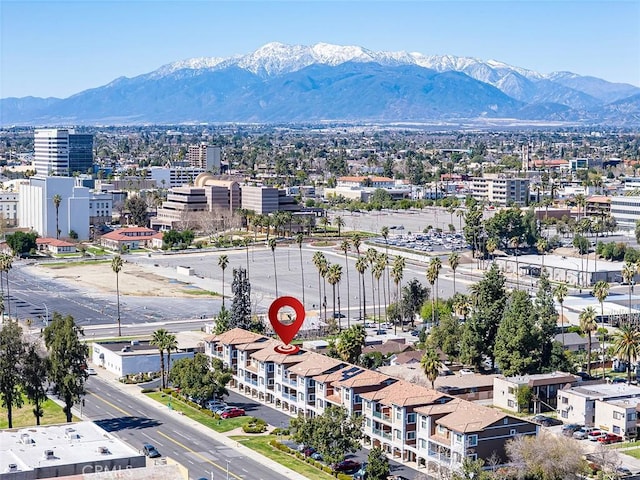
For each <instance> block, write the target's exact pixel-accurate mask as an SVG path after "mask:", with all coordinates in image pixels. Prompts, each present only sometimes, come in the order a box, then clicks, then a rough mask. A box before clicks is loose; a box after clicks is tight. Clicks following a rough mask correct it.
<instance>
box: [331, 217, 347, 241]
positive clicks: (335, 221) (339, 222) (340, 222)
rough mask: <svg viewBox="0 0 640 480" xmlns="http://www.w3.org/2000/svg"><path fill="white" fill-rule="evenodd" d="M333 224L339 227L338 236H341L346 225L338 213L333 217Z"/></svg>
mask: <svg viewBox="0 0 640 480" xmlns="http://www.w3.org/2000/svg"><path fill="white" fill-rule="evenodd" d="M333 224H334V225H335V226H336V227H338V238H340V235H341V233H342V227H344V219H343V218H342V217H341V216H340V215H337V216H336V217H335V218H334V219H333Z"/></svg>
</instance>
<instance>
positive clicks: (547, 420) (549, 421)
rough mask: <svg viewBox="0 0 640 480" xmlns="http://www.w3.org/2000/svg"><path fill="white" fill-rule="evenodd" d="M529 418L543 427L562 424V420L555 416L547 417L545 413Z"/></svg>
mask: <svg viewBox="0 0 640 480" xmlns="http://www.w3.org/2000/svg"><path fill="white" fill-rule="evenodd" d="M531 420H532V421H533V422H535V423H538V424H540V425H542V426H543V427H552V426H554V425H562V422H561V421H560V420H558V419H557V418H552V417H548V416H547V415H535V416H534V417H533V418H532V419H531Z"/></svg>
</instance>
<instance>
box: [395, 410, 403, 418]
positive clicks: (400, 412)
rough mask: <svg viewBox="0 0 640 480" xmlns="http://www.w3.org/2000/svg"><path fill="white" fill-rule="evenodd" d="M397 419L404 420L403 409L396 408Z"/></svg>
mask: <svg viewBox="0 0 640 480" xmlns="http://www.w3.org/2000/svg"><path fill="white" fill-rule="evenodd" d="M396 420H402V410H401V409H399V408H396Z"/></svg>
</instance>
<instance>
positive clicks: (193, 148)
mask: <svg viewBox="0 0 640 480" xmlns="http://www.w3.org/2000/svg"><path fill="white" fill-rule="evenodd" d="M187 161H188V162H189V165H190V166H191V167H195V168H203V169H204V171H205V172H211V173H214V174H218V173H220V147H212V146H211V145H207V144H206V143H201V144H200V145H190V146H189V150H188V152H187Z"/></svg>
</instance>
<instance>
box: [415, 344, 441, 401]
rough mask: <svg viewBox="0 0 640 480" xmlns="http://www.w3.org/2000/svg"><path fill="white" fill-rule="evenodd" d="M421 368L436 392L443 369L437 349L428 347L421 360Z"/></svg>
mask: <svg viewBox="0 0 640 480" xmlns="http://www.w3.org/2000/svg"><path fill="white" fill-rule="evenodd" d="M420 368H421V369H422V371H423V372H424V374H425V375H426V376H427V378H428V379H429V381H430V382H431V388H432V389H434V390H435V388H436V386H435V384H436V379H437V378H438V375H439V374H440V368H442V362H441V361H440V357H439V356H438V352H436V349H435V348H431V347H427V349H426V350H425V351H424V355H422V358H421V359H420Z"/></svg>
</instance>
